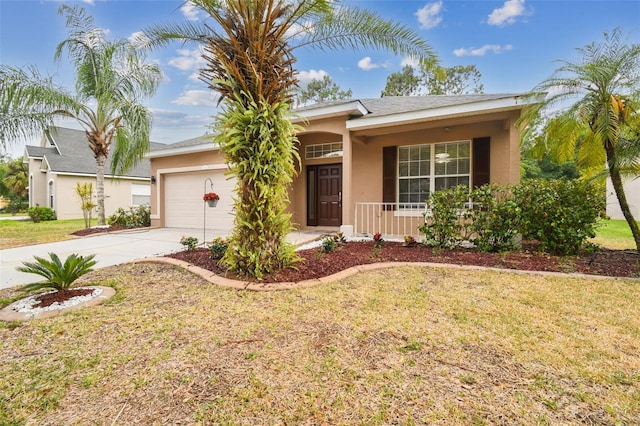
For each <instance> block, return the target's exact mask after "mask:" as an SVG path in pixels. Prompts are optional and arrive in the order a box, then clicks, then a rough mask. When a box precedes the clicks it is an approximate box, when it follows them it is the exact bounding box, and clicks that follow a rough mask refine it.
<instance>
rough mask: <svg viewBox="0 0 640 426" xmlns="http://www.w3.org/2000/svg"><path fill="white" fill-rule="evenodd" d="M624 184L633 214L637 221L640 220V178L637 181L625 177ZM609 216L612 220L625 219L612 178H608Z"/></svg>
mask: <svg viewBox="0 0 640 426" xmlns="http://www.w3.org/2000/svg"><path fill="white" fill-rule="evenodd" d="M622 182H623V184H624V194H625V196H626V197H627V202H628V203H629V209H630V210H631V214H632V215H633V217H634V218H635V219H636V220H640V177H638V178H635V179H634V178H632V177H625V178H623V180H622ZM607 215H608V216H609V217H611V218H612V219H624V215H623V214H622V209H621V208H620V203H619V202H618V197H617V196H616V193H615V190H614V189H613V184H612V183H611V179H610V178H607Z"/></svg>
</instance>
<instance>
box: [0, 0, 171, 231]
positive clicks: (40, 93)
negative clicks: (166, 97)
mask: <svg viewBox="0 0 640 426" xmlns="http://www.w3.org/2000/svg"><path fill="white" fill-rule="evenodd" d="M58 14H65V15H66V20H67V21H66V25H67V27H68V28H69V38H67V39H66V40H64V41H62V42H61V43H59V44H58V46H57V47H56V51H55V56H54V58H55V60H56V61H58V60H59V59H60V57H61V56H62V54H63V52H65V51H67V52H68V55H69V58H70V61H71V63H72V64H73V66H74V67H75V71H76V87H75V93H73V94H72V93H69V92H68V91H67V90H66V89H64V88H63V87H59V86H57V85H55V84H54V82H53V80H52V79H51V78H49V77H45V76H42V75H41V74H40V73H39V72H38V70H37V69H36V68H33V67H30V68H26V69H18V68H14V67H10V66H5V65H2V66H0V141H2V143H3V144H5V143H7V141H11V140H16V139H27V138H31V137H34V136H37V135H39V134H42V132H44V131H46V130H47V129H48V128H49V127H50V126H52V125H53V124H54V118H55V117H67V118H72V119H75V120H76V121H77V122H78V123H79V124H80V125H81V126H82V127H83V128H84V130H85V133H86V136H87V141H88V142H89V148H90V149H91V151H93V153H94V156H95V158H96V196H97V214H98V224H99V225H104V224H105V212H104V172H105V170H104V169H105V161H106V159H107V156H108V155H109V151H110V148H111V146H112V145H115V146H114V149H113V152H112V155H113V157H112V170H111V171H112V173H113V174H123V173H125V172H126V171H127V170H128V169H130V168H131V167H132V166H133V165H135V163H136V162H137V161H139V160H140V159H141V158H142V156H143V155H144V154H145V152H146V151H148V149H149V132H150V128H151V115H150V112H149V110H148V109H147V108H146V107H145V106H144V105H143V104H142V103H141V100H142V98H143V97H146V96H151V95H153V94H154V93H155V90H156V88H157V86H158V84H159V83H160V80H161V73H160V70H159V68H158V67H157V66H156V65H151V64H146V63H145V62H144V60H145V56H144V54H143V52H142V51H140V50H139V49H136V48H135V47H134V46H133V45H132V44H131V43H130V42H128V41H127V40H126V39H121V40H118V41H115V42H111V41H108V40H106V39H105V36H104V33H103V31H102V30H100V29H99V28H96V27H95V26H94V21H93V18H92V17H91V16H87V15H86V13H85V11H84V9H83V8H81V7H69V6H66V5H62V6H61V7H60V8H59V9H58Z"/></svg>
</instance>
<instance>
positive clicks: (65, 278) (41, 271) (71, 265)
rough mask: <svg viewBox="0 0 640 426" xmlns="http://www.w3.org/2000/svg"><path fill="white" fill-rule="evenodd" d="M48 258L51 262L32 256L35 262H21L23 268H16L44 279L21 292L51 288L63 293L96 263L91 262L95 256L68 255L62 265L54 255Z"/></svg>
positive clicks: (51, 254) (28, 285) (29, 285)
mask: <svg viewBox="0 0 640 426" xmlns="http://www.w3.org/2000/svg"><path fill="white" fill-rule="evenodd" d="M49 257H50V258H51V260H47V259H44V258H42V257H38V256H34V258H35V259H36V261H35V262H22V264H23V265H24V266H18V267H17V268H16V269H17V270H18V271H20V272H26V273H29V274H37V275H40V276H41V277H44V278H45V279H46V281H43V282H39V283H33V284H27V285H25V286H24V287H22V289H23V290H27V291H34V290H40V289H43V288H53V289H55V290H58V291H65V290H67V289H69V287H71V285H72V284H73V283H74V281H75V280H77V279H78V278H80V277H81V276H82V275H84V274H86V273H87V272H90V271H92V270H93V269H92V268H93V266H94V265H95V264H96V263H97V262H96V261H95V260H93V258H94V257H95V254H92V255H89V256H78V255H77V254H75V253H74V254H70V255H69V256H68V257H67V259H66V260H65V261H64V264H63V263H62V261H61V260H60V258H59V257H58V255H57V254H55V253H49Z"/></svg>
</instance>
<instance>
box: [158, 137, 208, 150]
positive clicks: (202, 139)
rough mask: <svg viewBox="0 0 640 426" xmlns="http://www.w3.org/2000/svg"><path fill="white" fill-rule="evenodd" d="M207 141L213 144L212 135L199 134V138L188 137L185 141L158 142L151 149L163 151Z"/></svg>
mask: <svg viewBox="0 0 640 426" xmlns="http://www.w3.org/2000/svg"><path fill="white" fill-rule="evenodd" d="M207 143H209V144H212V145H213V136H212V135H203V136H198V137H197V138H192V139H187V140H184V141H180V142H175V143H170V144H157V145H158V146H154V147H152V148H151V150H150V151H151V152H154V151H161V150H164V149H175V148H186V147H189V146H199V145H204V144H207Z"/></svg>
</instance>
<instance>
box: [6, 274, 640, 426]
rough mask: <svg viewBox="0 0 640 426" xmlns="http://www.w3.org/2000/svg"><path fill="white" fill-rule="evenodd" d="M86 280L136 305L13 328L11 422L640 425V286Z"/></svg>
mask: <svg viewBox="0 0 640 426" xmlns="http://www.w3.org/2000/svg"><path fill="white" fill-rule="evenodd" d="M81 280H83V281H84V283H83V284H85V283H94V284H99V283H103V284H104V283H108V284H109V285H112V286H115V287H116V288H117V291H118V297H119V300H118V301H117V302H115V303H107V304H103V305H100V306H95V307H91V308H84V309H80V310H76V311H69V312H67V313H65V314H63V315H60V316H56V317H53V318H49V319H42V320H33V321H29V322H26V323H21V324H20V325H19V326H16V324H11V325H2V324H0V341H2V342H3V346H2V351H0V377H2V380H1V381H0V423H3V421H7V420H8V419H13V421H15V422H16V423H18V424H22V423H26V424H71V423H73V424H93V423H96V422H98V423H104V424H156V423H158V422H163V423H167V424H256V425H267V424H344V425H351V424H354V425H355V424H367V425H369V424H371V425H386V424H403V425H408V424H451V425H467V424H520V425H538V424H579V423H583V422H586V423H592V424H639V423H640V390H639V389H640V373H639V372H640V316H638V315H636V311H637V306H639V305H640V285H639V284H640V281H638V280H636V281H621V280H613V279H576V278H566V277H542V276H534V275H518V274H512V273H508V272H490V271H460V270H453V269H451V270H449V269H435V268H420V267H403V268H393V269H387V270H381V271H375V272H368V273H362V274H359V275H356V276H353V277H351V278H348V279H345V280H342V281H339V282H334V283H329V284H323V285H320V286H317V287H312V288H306V289H294V290H288V291H274V292H248V291H238V290H231V289H224V288H220V287H217V286H215V285H211V284H209V283H207V282H205V281H202V280H201V279H199V278H196V277H195V276H193V275H191V274H190V273H189V272H187V271H185V270H183V269H181V268H176V267H173V266H170V265H153V264H127V265H122V266H119V267H111V268H104V269H100V270H97V271H94V272H92V273H90V274H87V275H86V276H84V277H83V278H82V279H81ZM10 291H11V290H3V291H0V298H4V299H11V297H12V295H11V294H8V293H9V292H10ZM2 413H4V414H2ZM3 416H4V417H3Z"/></svg>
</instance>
